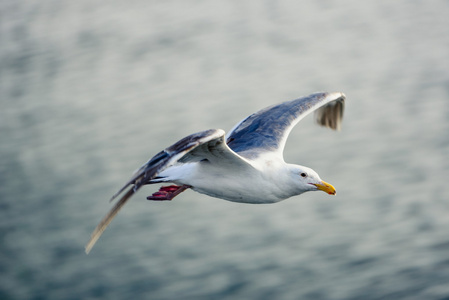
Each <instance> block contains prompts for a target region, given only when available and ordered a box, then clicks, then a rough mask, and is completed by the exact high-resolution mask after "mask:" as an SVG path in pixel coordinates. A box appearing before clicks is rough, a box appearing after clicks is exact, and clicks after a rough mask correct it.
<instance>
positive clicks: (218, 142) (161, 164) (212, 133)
mask: <svg viewBox="0 0 449 300" xmlns="http://www.w3.org/2000/svg"><path fill="white" fill-rule="evenodd" d="M224 135H225V132H224V131H223V130H221V129H210V130H206V131H202V132H198V133H194V134H191V135H189V136H187V137H185V138H183V139H181V140H180V141H178V142H177V143H175V144H173V145H172V146H170V147H168V148H166V149H165V150H163V151H161V152H159V153H158V154H156V155H155V156H154V157H153V158H151V159H150V160H149V161H148V162H147V163H145V164H144V165H143V166H142V167H140V168H139V169H138V170H137V171H136V172H134V174H133V176H132V177H131V179H130V180H129V181H128V182H127V183H126V184H125V185H124V186H123V187H122V188H121V189H120V190H119V191H118V192H117V193H115V194H114V196H112V198H111V201H112V200H114V199H115V198H116V197H117V196H118V195H120V194H121V193H122V192H123V191H124V190H125V189H126V188H128V187H129V186H130V185H133V186H131V187H130V188H129V189H128V190H127V191H126V193H125V194H124V195H123V196H122V197H121V198H120V200H119V201H118V202H117V203H116V204H115V205H114V206H113V207H112V209H111V210H110V211H109V213H108V214H107V215H106V216H105V217H104V218H103V219H102V220H101V222H100V223H99V224H98V226H97V227H96V228H95V230H94V231H93V233H92V235H91V238H90V240H89V242H88V243H87V245H86V253H89V252H90V250H91V249H92V247H93V246H94V245H95V243H96V242H97V240H98V239H99V238H100V236H101V234H102V233H103V231H104V230H105V229H106V227H107V226H108V225H109V223H111V221H112V219H113V218H114V217H115V216H116V215H117V213H118V212H119V211H120V209H121V208H122V207H123V205H125V204H126V202H127V201H128V200H129V199H130V198H131V196H132V195H134V194H135V193H136V192H137V191H138V190H139V189H140V188H141V187H142V186H143V185H145V184H147V183H151V181H152V180H154V179H155V178H156V177H157V176H158V175H159V174H160V173H161V172H163V171H164V170H166V169H167V168H169V167H170V166H172V165H174V164H177V163H190V162H197V161H202V160H208V161H210V162H216V163H222V164H227V165H241V166H243V165H245V166H250V164H249V163H248V162H247V161H246V159H244V158H242V157H240V156H239V155H238V154H236V153H234V152H233V151H232V150H231V149H229V147H228V146H227V145H226V143H225V142H224ZM155 182H157V180H156V181H155Z"/></svg>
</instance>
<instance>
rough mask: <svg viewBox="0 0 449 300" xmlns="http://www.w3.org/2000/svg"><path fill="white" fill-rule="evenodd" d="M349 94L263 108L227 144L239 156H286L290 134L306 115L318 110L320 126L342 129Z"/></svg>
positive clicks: (237, 128) (316, 96)
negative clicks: (284, 152) (286, 146)
mask: <svg viewBox="0 0 449 300" xmlns="http://www.w3.org/2000/svg"><path fill="white" fill-rule="evenodd" d="M344 100H345V95H344V94H343V93H316V94H312V95H309V96H307V97H302V98H299V99H296V100H292V101H288V102H284V103H281V104H278V105H274V106H270V107H267V108H265V109H262V110H260V111H258V112H256V113H254V114H252V115H250V116H249V117H247V118H246V119H244V120H243V121H242V122H240V123H238V124H237V125H236V126H235V127H234V128H233V129H232V130H231V131H230V132H229V133H228V135H227V140H226V142H227V144H228V146H229V147H230V148H231V149H232V150H234V151H235V152H236V153H238V154H239V155H241V156H243V157H246V158H255V157H257V156H258V155H260V154H261V153H264V152H275V153H277V154H278V155H280V156H282V153H283V150H284V147H285V143H286V141H287V138H288V135H289V133H290V131H291V130H292V129H293V127H294V126H295V125H296V124H297V123H298V122H299V121H300V120H301V119H302V118H304V117H305V116H307V115H308V114H309V113H311V112H312V111H315V112H316V113H315V117H316V121H317V122H318V124H320V125H322V126H326V127H330V128H332V129H334V130H339V129H340V124H341V120H342V118H343V110H344Z"/></svg>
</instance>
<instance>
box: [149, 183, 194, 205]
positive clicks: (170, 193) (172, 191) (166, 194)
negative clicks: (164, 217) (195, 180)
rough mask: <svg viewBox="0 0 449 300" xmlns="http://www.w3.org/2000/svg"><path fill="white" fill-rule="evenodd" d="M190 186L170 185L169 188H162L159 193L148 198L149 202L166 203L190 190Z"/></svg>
mask: <svg viewBox="0 0 449 300" xmlns="http://www.w3.org/2000/svg"><path fill="white" fill-rule="evenodd" d="M190 187H191V186H190V185H186V184H185V185H181V186H178V185H169V186H162V187H161V188H160V189H159V191H157V192H156V193H154V194H153V195H151V196H148V197H147V199H148V200H155V201H165V200H172V199H173V198H175V197H176V196H178V195H179V194H181V193H182V192H184V191H185V190H187V189H188V188H190Z"/></svg>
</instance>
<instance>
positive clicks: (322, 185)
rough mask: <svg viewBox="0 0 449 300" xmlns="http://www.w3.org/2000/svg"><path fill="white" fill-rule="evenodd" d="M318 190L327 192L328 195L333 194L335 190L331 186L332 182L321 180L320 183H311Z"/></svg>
mask: <svg viewBox="0 0 449 300" xmlns="http://www.w3.org/2000/svg"><path fill="white" fill-rule="evenodd" d="M313 185H314V186H316V187H317V188H318V189H319V190H321V191H323V192H326V193H328V194H329V195H335V194H336V193H337V191H336V190H335V188H334V187H333V186H332V184H330V183H327V182H324V181H321V183H313Z"/></svg>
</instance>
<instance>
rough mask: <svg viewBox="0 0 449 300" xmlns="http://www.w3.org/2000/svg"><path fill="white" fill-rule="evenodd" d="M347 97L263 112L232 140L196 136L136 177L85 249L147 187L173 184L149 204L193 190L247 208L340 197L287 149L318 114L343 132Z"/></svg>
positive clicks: (214, 133) (215, 134)
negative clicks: (292, 160) (310, 195)
mask: <svg viewBox="0 0 449 300" xmlns="http://www.w3.org/2000/svg"><path fill="white" fill-rule="evenodd" d="M344 101H345V95H344V94H343V93H315V94H312V95H309V96H306V97H301V98H299V99H296V100H292V101H288V102H284V103H281V104H277V105H273V106H270V107H267V108H265V109H262V110H260V111H258V112H256V113H254V114H252V115H250V116H249V117H247V118H245V119H244V120H243V121H241V122H240V123H238V124H237V125H236V126H235V127H234V128H233V129H232V130H231V131H230V132H228V134H227V135H225V132H224V131H223V130H221V129H209V130H205V131H201V132H198V133H194V134H191V135H189V136H187V137H185V138H183V139H181V140H180V141H178V142H177V143H175V144H173V145H172V146H170V147H168V148H166V149H165V150H162V151H161V152H159V153H158V154H156V155H155V156H154V157H153V158H151V159H150V160H149V161H148V162H146V163H145V164H144V165H143V166H142V167H140V168H139V169H138V170H137V171H135V172H134V174H133V175H132V177H131V179H130V180H129V181H128V182H127V183H126V184H125V185H124V186H123V187H122V188H121V189H120V190H119V191H118V192H117V193H115V195H114V196H112V199H111V201H112V200H114V199H115V198H116V197H118V196H119V195H120V194H122V193H123V192H124V191H125V190H126V189H127V188H128V187H129V186H130V187H129V188H128V190H127V191H126V192H125V193H124V194H123V196H122V197H121V198H120V200H119V201H118V202H117V203H116V204H115V205H114V207H113V208H112V209H111V210H110V212H109V213H108V214H107V215H106V216H105V217H104V218H103V220H101V222H100V224H98V226H97V227H96V228H95V230H94V232H93V233H92V236H91V238H90V240H89V242H88V243H87V245H86V253H89V251H90V250H91V249H92V247H93V246H94V244H95V243H96V241H97V240H98V238H99V237H100V236H101V234H102V233H103V231H104V230H105V229H106V227H107V226H108V225H109V223H110V222H111V221H112V219H113V218H114V217H115V215H116V214H117V213H118V212H119V210H120V209H121V208H122V207H123V205H124V204H125V203H126V202H127V201H128V200H129V199H130V198H131V196H132V195H134V194H135V193H136V192H137V191H138V190H139V189H140V188H141V187H142V186H143V185H146V184H153V183H163V182H170V183H173V184H174V185H169V186H162V187H161V188H160V189H159V191H158V192H156V193H154V194H152V195H151V196H149V197H147V199H148V200H156V201H162V200H172V199H173V198H174V197H176V196H177V195H179V194H180V193H181V192H183V191H185V190H187V189H192V190H194V191H196V192H199V193H202V194H206V195H209V196H212V197H216V198H221V199H225V200H229V201H233V202H242V203H253V204H261V203H275V202H279V201H281V200H284V199H287V198H290V197H292V196H295V195H299V194H302V193H304V192H308V191H317V190H321V191H324V192H326V193H328V194H331V195H335V193H336V191H335V188H334V187H333V186H332V185H331V184H329V183H327V182H324V181H322V180H321V179H320V177H319V176H318V174H317V173H316V172H315V171H314V170H312V169H310V168H307V167H304V166H300V165H294V164H288V163H286V162H285V161H284V158H283V150H284V147H285V143H286V141H287V137H288V135H289V133H290V131H291V130H292V129H293V127H294V126H295V125H296V124H297V123H298V122H299V121H300V120H301V119H302V118H304V117H305V116H306V115H308V114H309V113H311V112H312V111H315V119H316V121H317V123H318V124H319V125H322V126H325V127H329V128H331V129H334V130H340V125H341V121H342V118H343V110H344Z"/></svg>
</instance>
